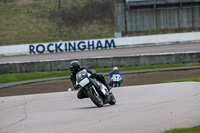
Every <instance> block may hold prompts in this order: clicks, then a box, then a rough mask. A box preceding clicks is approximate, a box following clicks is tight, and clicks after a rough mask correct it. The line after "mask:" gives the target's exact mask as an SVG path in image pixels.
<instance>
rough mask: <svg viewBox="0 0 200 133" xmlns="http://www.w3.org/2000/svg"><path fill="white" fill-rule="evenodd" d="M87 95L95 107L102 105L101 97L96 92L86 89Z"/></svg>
mask: <svg viewBox="0 0 200 133" xmlns="http://www.w3.org/2000/svg"><path fill="white" fill-rule="evenodd" d="M87 93H88V96H89V97H90V99H91V100H92V102H93V103H94V104H95V105H96V106H97V107H102V106H103V100H102V98H101V96H100V95H99V94H98V93H96V92H95V91H94V90H93V89H89V90H88V91H87Z"/></svg>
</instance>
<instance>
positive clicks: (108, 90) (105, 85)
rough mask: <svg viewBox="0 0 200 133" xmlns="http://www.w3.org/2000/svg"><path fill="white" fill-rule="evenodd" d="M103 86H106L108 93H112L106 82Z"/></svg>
mask: <svg viewBox="0 0 200 133" xmlns="http://www.w3.org/2000/svg"><path fill="white" fill-rule="evenodd" d="M104 85H105V86H106V88H108V91H109V93H112V91H111V89H112V88H111V87H110V85H108V84H107V83H106V82H105V84H104Z"/></svg>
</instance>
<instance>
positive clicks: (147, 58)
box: [0, 52, 200, 74]
mask: <svg viewBox="0 0 200 133" xmlns="http://www.w3.org/2000/svg"><path fill="white" fill-rule="evenodd" d="M73 60H78V61H80V63H81V65H82V66H87V67H89V68H102V67H113V66H118V67H122V66H137V65H138V66H139V65H156V64H176V63H192V62H200V52H184V53H180V52H179V53H162V54H143V55H133V56H122V57H105V58H82V59H73ZM71 61H72V60H55V61H37V62H17V63H4V64H0V74H6V73H23V72H41V71H60V70H69V63H70V62H71Z"/></svg>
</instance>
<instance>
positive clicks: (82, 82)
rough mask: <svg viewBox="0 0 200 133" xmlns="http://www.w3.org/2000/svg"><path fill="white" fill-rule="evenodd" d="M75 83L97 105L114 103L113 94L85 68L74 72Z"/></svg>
mask: <svg viewBox="0 0 200 133" xmlns="http://www.w3.org/2000/svg"><path fill="white" fill-rule="evenodd" d="M76 85H77V86H79V87H81V88H82V89H83V91H84V92H85V94H86V95H87V96H88V97H89V98H90V99H91V100H92V101H93V103H94V104H95V105H96V106H97V107H102V106H103V105H104V104H107V103H109V104H110V105H114V104H115V103H116V100H115V97H114V95H113V94H112V93H109V91H108V89H107V88H106V86H105V85H104V84H102V83H101V82H100V81H98V80H96V79H95V78H93V77H92V76H91V74H90V73H88V72H87V71H86V70H85V69H83V70H82V71H80V72H79V73H77V74H76Z"/></svg>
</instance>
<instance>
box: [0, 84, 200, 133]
mask: <svg viewBox="0 0 200 133" xmlns="http://www.w3.org/2000/svg"><path fill="white" fill-rule="evenodd" d="M76 93H77V92H75V91H72V92H67V91H66V92H58V93H46V94H35V95H21V96H11V97H0V132H1V133H122V132H124V133H160V132H162V131H164V130H168V129H174V128H186V127H192V126H195V125H199V124H200V111H199V110H200V104H199V103H200V83H198V82H183V83H167V84H152V85H142V86H128V87H119V88H114V89H113V94H114V95H115V97H116V100H117V103H116V104H115V105H104V107H101V108H98V107H96V106H95V105H94V104H93V103H92V102H91V100H90V99H88V98H87V99H83V100H79V99H77V98H76Z"/></svg>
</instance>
